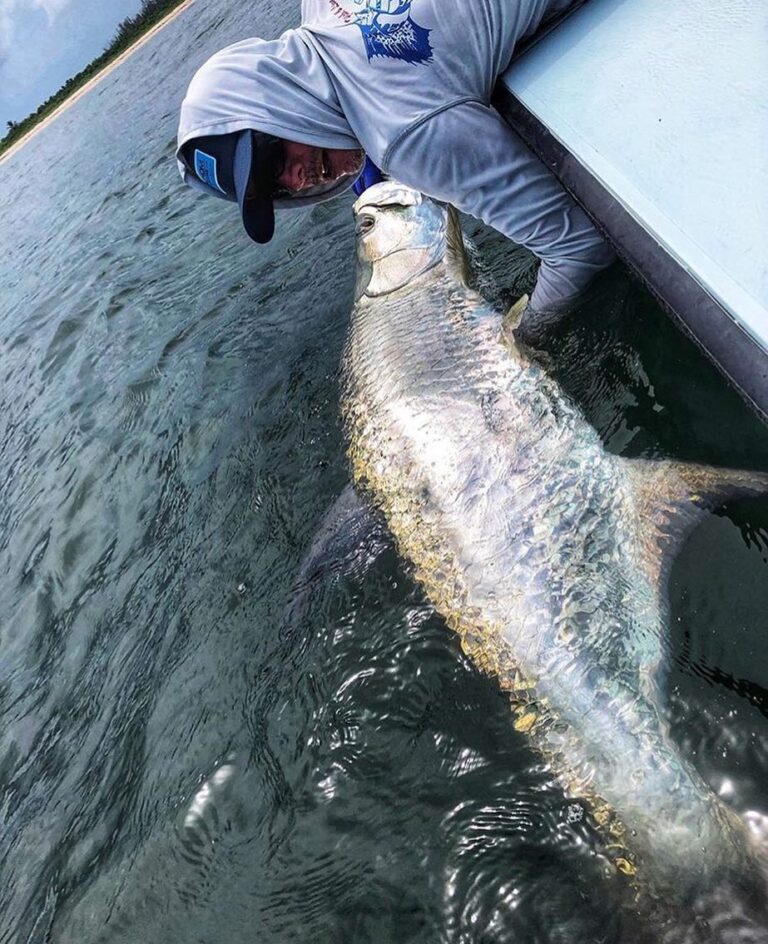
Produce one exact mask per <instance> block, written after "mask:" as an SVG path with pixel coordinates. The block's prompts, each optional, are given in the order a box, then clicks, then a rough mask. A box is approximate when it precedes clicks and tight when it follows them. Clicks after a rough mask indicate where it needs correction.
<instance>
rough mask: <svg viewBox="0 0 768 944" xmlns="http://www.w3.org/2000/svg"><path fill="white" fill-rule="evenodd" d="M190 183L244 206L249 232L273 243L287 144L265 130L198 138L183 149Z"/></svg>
mask: <svg viewBox="0 0 768 944" xmlns="http://www.w3.org/2000/svg"><path fill="white" fill-rule="evenodd" d="M181 156H182V158H183V163H184V167H185V170H186V173H185V174H184V180H185V182H186V183H188V184H189V185H190V186H192V187H194V188H195V189H196V190H202V191H204V192H205V193H210V194H212V195H213V196H215V197H219V198H220V199H223V200H231V201H232V202H235V203H237V204H238V206H239V207H240V215H241V216H242V219H243V226H244V227H245V231H246V233H247V234H248V235H249V236H250V237H251V239H253V240H255V242H257V243H268V242H269V241H270V239H272V236H273V234H274V232H275V210H274V202H273V199H274V194H275V193H276V191H277V178H278V177H279V176H280V174H281V173H282V168H283V161H284V158H283V142H282V141H281V140H280V138H276V137H274V136H273V135H270V134H265V133H264V132H262V131H255V130H253V129H250V128H248V129H246V130H245V131H234V132H232V133H230V134H213V135H208V136H205V137H199V138H193V139H192V140H191V141H187V143H186V144H185V145H184V146H183V148H182V149H181Z"/></svg>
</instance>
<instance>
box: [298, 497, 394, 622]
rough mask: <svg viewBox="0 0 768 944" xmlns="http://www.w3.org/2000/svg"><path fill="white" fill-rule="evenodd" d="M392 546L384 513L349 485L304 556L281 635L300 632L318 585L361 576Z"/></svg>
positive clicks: (323, 520) (326, 514)
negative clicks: (298, 629)
mask: <svg viewBox="0 0 768 944" xmlns="http://www.w3.org/2000/svg"><path fill="white" fill-rule="evenodd" d="M390 546H391V537H390V535H389V531H388V529H387V527H386V524H385V522H384V519H383V516H382V515H381V514H380V513H379V512H378V511H376V509H375V508H373V507H372V506H371V505H369V504H368V503H367V502H366V501H365V500H364V499H362V498H361V497H360V496H359V495H358V493H357V492H356V491H355V489H354V488H353V487H352V485H347V486H346V487H345V488H344V490H343V491H342V493H341V494H340V495H339V497H338V498H337V499H336V501H335V502H334V503H333V505H332V506H331V507H330V508H329V509H328V511H326V513H325V515H324V516H323V519H322V521H321V522H320V526H319V528H318V530H317V532H316V534H315V537H314V540H313V541H312V544H311V546H310V548H309V550H308V551H307V553H306V554H305V555H304V558H303V560H302V562H301V565H300V567H299V571H298V574H297V575H296V577H295V578H294V581H293V587H292V589H291V596H290V601H289V603H288V605H287V606H286V608H285V611H284V612H283V619H282V623H281V628H280V636H281V637H289V636H291V635H293V634H294V633H295V632H296V630H297V627H298V626H299V624H300V622H301V621H302V620H303V618H304V615H305V612H306V610H307V608H308V606H309V601H310V599H311V596H312V593H313V592H314V590H315V589H316V588H317V587H318V586H320V585H322V584H323V583H325V582H327V581H331V582H334V583H335V582H337V581H340V580H343V579H348V578H352V579H355V578H358V579H359V578H360V577H361V576H363V575H364V574H365V572H366V571H367V570H368V569H369V568H370V567H371V566H372V565H373V563H374V562H375V561H376V559H377V558H378V557H379V556H380V555H381V554H382V553H383V551H384V550H386V549H387V548H389V547H390Z"/></svg>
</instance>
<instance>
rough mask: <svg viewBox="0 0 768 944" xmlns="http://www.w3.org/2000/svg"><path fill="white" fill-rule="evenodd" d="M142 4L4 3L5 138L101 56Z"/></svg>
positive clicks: (0, 76) (85, 0) (0, 107)
mask: <svg viewBox="0 0 768 944" xmlns="http://www.w3.org/2000/svg"><path fill="white" fill-rule="evenodd" d="M140 9H141V0H107V2H105V0H0V138H2V137H3V135H4V134H5V132H6V130H7V124H6V123H7V122H8V121H20V120H21V119H22V118H26V116H27V115H28V114H29V113H30V112H33V111H35V110H36V109H37V107H38V105H41V104H42V103H43V102H44V101H45V100H46V99H47V98H49V97H50V96H51V95H52V94H53V93H54V92H57V91H58V90H59V89H60V88H61V86H62V85H63V84H64V83H65V82H66V81H67V79H68V78H70V77H71V76H73V75H75V74H76V73H78V72H79V71H80V70H81V69H82V68H84V67H85V66H87V65H88V63H89V62H91V61H92V60H93V59H95V58H96V57H97V56H98V55H100V54H101V53H102V52H103V51H104V48H105V46H107V45H108V44H109V42H110V40H111V39H112V37H113V36H114V35H115V32H116V30H117V27H118V24H119V23H121V22H122V21H123V20H124V19H125V18H126V17H128V16H134V15H135V14H136V13H138V11H139V10H140Z"/></svg>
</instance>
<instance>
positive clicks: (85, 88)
mask: <svg viewBox="0 0 768 944" xmlns="http://www.w3.org/2000/svg"><path fill="white" fill-rule="evenodd" d="M194 2H195V0H182V2H181V3H180V4H179V5H178V6H177V7H174V8H173V10H171V11H170V13H167V14H166V15H165V16H164V17H163V18H162V19H161V20H159V21H158V22H157V23H155V25H154V26H152V27H150V29H148V30H147V32H146V33H143V34H142V35H141V36H139V38H138V39H137V40H136V41H135V42H134V43H132V44H131V45H130V46H129V47H128V48H127V49H125V50H123V52H121V53H120V54H119V55H118V56H117V57H116V58H114V59H113V60H112V61H111V62H110V63H109V65H106V66H104V68H103V69H102V70H101V71H100V72H97V73H96V75H94V76H93V77H92V78H90V79H88V81H87V82H86V83H85V84H84V85H81V86H80V88H78V89H76V90H75V91H74V92H72V94H71V95H70V96H69V97H68V98H66V99H65V100H64V101H63V102H61V104H60V105H57V106H56V108H54V110H53V111H52V112H51V113H50V114H49V115H46V116H45V118H42V119H41V120H40V121H39V122H38V123H37V124H36V125H35V126H34V127H32V128H30V129H29V131H27V132H26V134H24V136H23V137H21V138H19V140H18V141H14V142H13V144H12V145H11V146H10V147H9V148H7V149H6V150H5V151H3V152H2V153H0V164H2V163H3V161H4V160H6V158H9V157H10V156H11V155H12V154H15V153H16V152H17V151H18V150H19V149H20V148H22V147H24V145H25V144H26V143H27V142H28V141H29V140H30V138H33V137H34V136H35V135H36V134H37V133H38V132H40V131H42V130H43V128H45V127H47V126H48V125H49V124H50V123H51V122H52V121H54V120H55V119H56V118H58V117H59V115H60V114H61V113H62V112H63V111H66V109H67V108H69V107H70V105H74V103H75V102H76V101H77V100H78V99H79V98H82V97H83V95H85V94H86V93H87V92H90V91H91V89H93V88H94V87H95V86H96V85H98V84H99V82H101V80H102V79H103V78H105V77H106V76H108V75H109V73H110V72H112V70H113V69H116V68H117V67H118V66H119V65H121V64H122V63H123V62H125V60H126V59H127V58H128V57H129V56H131V55H133V53H135V52H136V50H137V49H140V48H141V47H142V46H143V45H144V43H146V42H148V41H149V40H150V39H151V38H152V37H153V36H154V35H155V34H156V33H159V32H160V30H161V29H162V28H163V27H164V26H166V25H167V24H168V23H170V21H171V20H172V19H174V17H177V16H178V15H179V14H180V13H183V12H184V10H186V9H187V7H189V6H191V5H192V4H193V3H194Z"/></svg>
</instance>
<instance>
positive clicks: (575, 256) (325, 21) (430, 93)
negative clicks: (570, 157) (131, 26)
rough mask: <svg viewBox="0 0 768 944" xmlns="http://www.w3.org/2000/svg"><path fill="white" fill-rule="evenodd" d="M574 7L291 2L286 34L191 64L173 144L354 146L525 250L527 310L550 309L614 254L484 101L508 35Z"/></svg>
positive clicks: (512, 38) (475, 0)
mask: <svg viewBox="0 0 768 944" xmlns="http://www.w3.org/2000/svg"><path fill="white" fill-rule="evenodd" d="M572 2H573V0H303V4H302V25H301V26H300V27H299V28H298V29H295V30H288V31H287V32H285V33H284V34H283V35H282V36H281V37H279V38H278V39H276V40H262V39H247V40H244V41H242V42H239V43H236V44H235V45H233V46H229V47H227V48H226V49H223V50H222V51H221V52H219V53H217V54H216V55H215V56H213V57H212V58H211V59H209V60H208V62H206V63H205V64H204V65H203V66H202V68H201V69H200V70H199V71H198V72H197V74H196V75H195V76H194V78H193V79H192V82H191V84H190V86H189V90H188V93H187V96H186V98H185V99H184V102H183V104H182V108H181V118H180V123H179V140H178V144H179V147H181V146H182V145H183V144H184V143H185V142H187V141H189V140H191V139H192V138H195V137H199V136H202V135H209V134H227V133H229V132H232V131H240V130H243V129H245V128H257V129H259V130H261V131H266V132H269V133H271V134H274V135H276V136H277V137H280V138H284V139H287V140H292V141H298V142H301V143H304V144H312V145H316V146H318V147H325V148H350V147H357V146H362V147H364V148H365V150H366V152H367V153H368V154H369V155H370V157H371V158H372V159H373V160H374V161H375V163H376V164H378V166H379V167H381V169H382V170H383V171H384V172H385V173H387V174H389V175H391V176H392V177H395V178H396V179H397V180H400V181H402V182H403V183H406V184H409V185H410V186H412V187H415V188H416V189H418V190H421V191H422V192H424V193H426V194H428V195H429V196H432V197H435V198H436V199H439V200H443V201H446V202H449V203H452V204H453V205H454V206H456V207H458V208H459V209H460V210H463V211H464V212H466V213H469V214H471V215H473V216H475V217H477V218H478V219H481V220H482V221H483V222H485V223H487V224H489V225H490V226H493V227H494V228H496V229H497V230H499V231H500V232H502V233H503V234H504V235H505V236H508V237H509V238H510V239H512V240H514V241H515V242H517V243H521V244H522V245H524V246H526V247H527V248H529V249H530V250H531V251H532V252H534V253H535V254H536V255H537V256H538V257H539V258H540V259H541V261H542V265H541V268H540V270H539V277H538V281H537V284H536V288H535V291H534V293H533V296H532V299H531V304H532V307H534V308H535V309H550V308H556V307H558V306H560V305H562V304H563V303H564V302H567V301H568V300H569V299H570V298H572V297H574V296H575V295H577V294H578V293H579V292H580V291H581V290H582V289H583V288H584V287H585V286H586V284H587V283H588V282H589V280H590V279H591V278H592V276H593V275H594V274H595V273H596V272H598V271H599V270H600V269H602V268H604V267H605V266H606V265H608V264H609V263H610V262H611V261H612V260H613V258H614V256H613V253H612V251H611V250H610V249H609V248H608V246H606V244H605V243H604V242H603V240H602V239H601V237H600V236H599V234H598V233H597V232H596V230H595V229H594V227H593V226H592V224H591V222H590V221H589V219H588V218H587V217H586V215H585V214H584V213H583V211H582V210H581V209H579V208H578V207H577V206H576V204H575V203H574V202H573V200H572V199H571V198H570V197H569V196H568V195H567V194H566V193H565V191H564V190H563V189H562V188H561V186H560V184H559V183H558V182H557V180H556V179H555V178H554V177H553V176H552V175H551V174H550V173H549V171H548V170H547V169H546V168H545V167H544V165H543V164H542V163H541V162H540V161H539V160H538V159H537V158H536V157H535V156H534V155H533V154H532V153H531V152H530V151H529V150H528V149H527V147H526V146H525V145H524V144H523V142H522V141H521V140H520V139H519V138H518V137H517V136H516V135H515V134H514V132H512V131H511V129H510V128H509V127H508V126H507V125H506V123H505V122H504V120H503V119H502V118H501V116H500V115H499V114H498V112H496V111H495V109H493V108H492V107H491V105H490V98H491V94H492V92H493V88H494V85H495V83H496V80H497V78H498V76H499V75H500V73H501V72H503V71H504V69H505V68H506V66H507V65H508V63H509V61H510V58H511V56H512V53H513V51H514V48H515V45H516V43H518V42H519V41H520V40H521V39H523V38H525V37H526V36H528V35H530V34H532V33H533V32H535V30H536V29H537V28H538V27H539V25H540V24H541V22H542V21H543V20H544V19H546V18H548V17H549V16H550V15H553V14H555V13H557V12H559V11H560V10H561V9H563V8H565V7H567V6H569V5H570V4H571V3H572ZM182 173H183V168H182ZM350 183H351V181H350V180H342V181H340V182H339V185H338V187H337V188H334V190H333V191H332V192H331V193H330V194H325V196H326V197H327V196H329V195H333V194H334V193H337V192H339V190H342V189H344V188H346V187H347V186H349V185H350ZM296 202H297V203H298V202H299V201H296ZM300 202H302V203H303V202H306V201H305V200H302V201H300Z"/></svg>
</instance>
